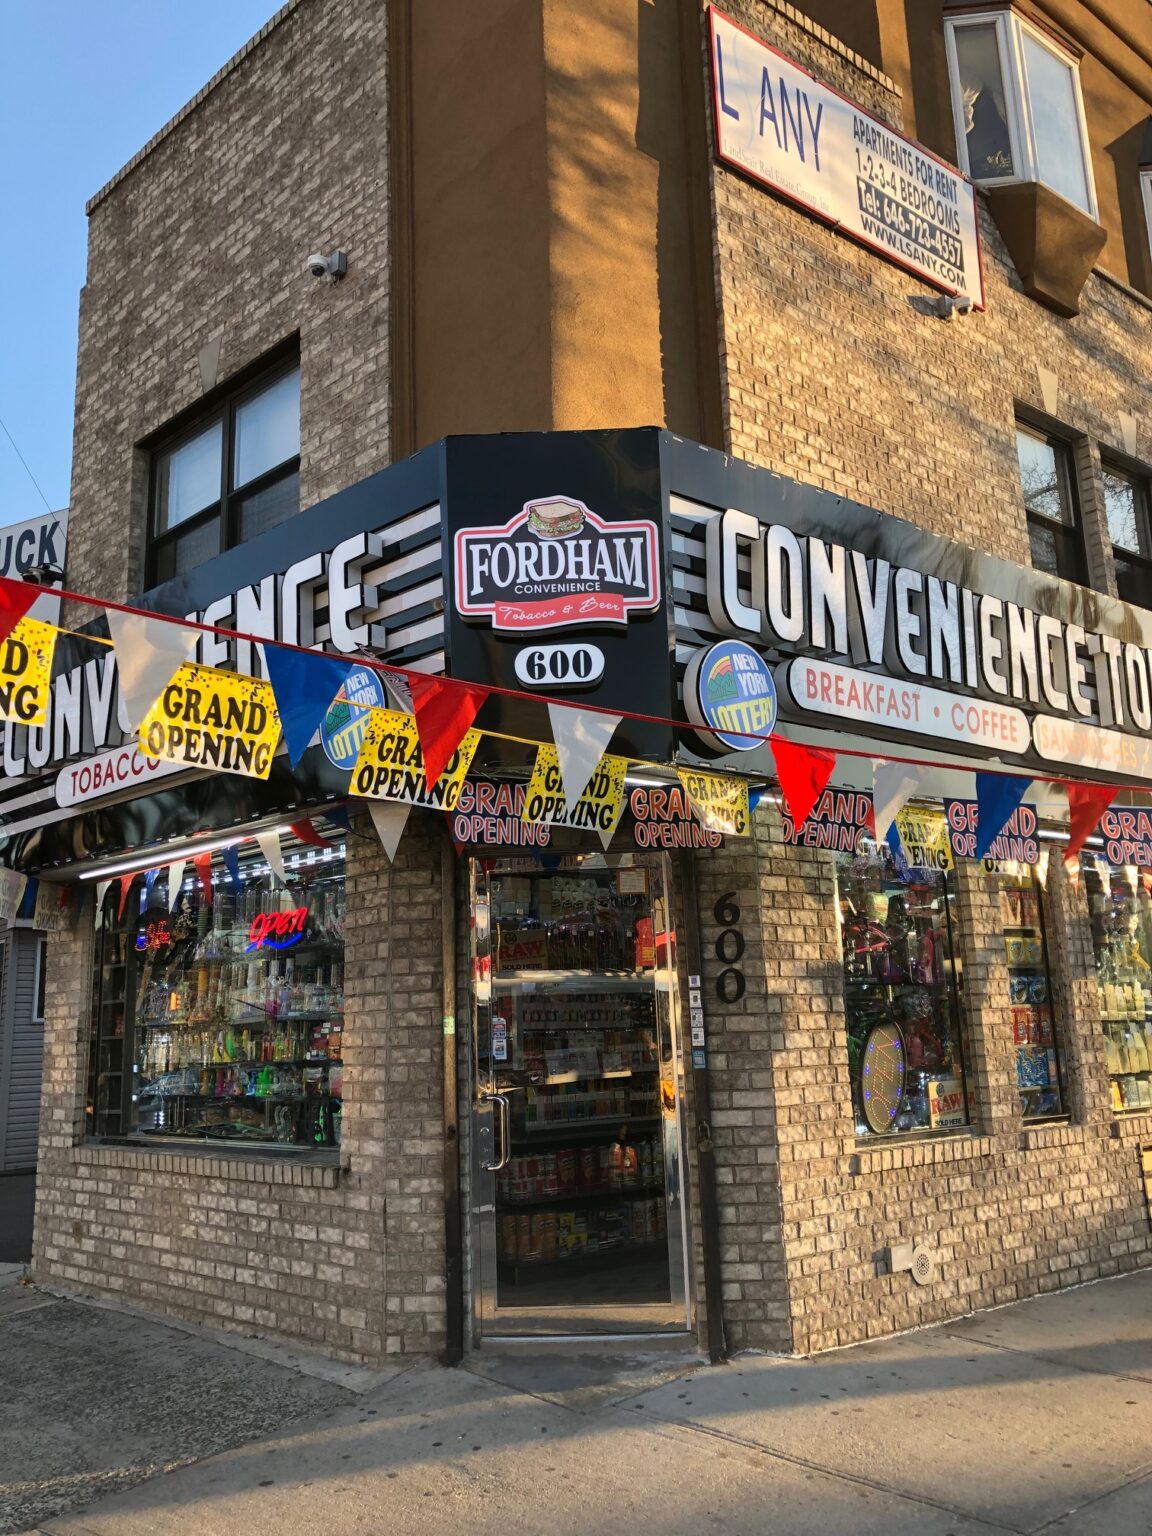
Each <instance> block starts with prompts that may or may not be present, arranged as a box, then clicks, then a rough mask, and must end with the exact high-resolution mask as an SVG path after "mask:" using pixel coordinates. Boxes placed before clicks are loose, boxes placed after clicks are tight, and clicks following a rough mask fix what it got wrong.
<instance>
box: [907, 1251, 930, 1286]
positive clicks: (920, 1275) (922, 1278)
mask: <svg viewBox="0 0 1152 1536" xmlns="http://www.w3.org/2000/svg"><path fill="white" fill-rule="evenodd" d="M935 1277H936V1260H935V1259H934V1258H933V1257H932V1255H931V1253H930V1252H929V1250H928V1249H927V1248H919V1247H917V1248H913V1250H912V1278H913V1280H915V1282H916V1284H917V1285H930V1284H931V1282H932V1281H933V1280H934V1279H935Z"/></svg>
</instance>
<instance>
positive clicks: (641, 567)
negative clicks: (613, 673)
mask: <svg viewBox="0 0 1152 1536" xmlns="http://www.w3.org/2000/svg"><path fill="white" fill-rule="evenodd" d="M453 555H454V561H453V563H454V570H455V598H456V611H457V612H458V613H459V614H460V616H461V617H462V618H464V619H471V620H483V621H486V622H488V623H490V624H491V625H492V627H493V629H498V630H506V631H513V632H516V633H523V634H533V633H536V632H538V631H540V630H546V629H582V628H585V627H587V626H589V625H591V626H596V625H601V624H609V625H625V624H627V622H628V615H629V614H630V613H634V612H640V613H643V612H651V611H652V610H653V609H656V608H659V606H660V565H659V536H658V533H657V529H656V524H655V523H653V522H649V521H647V520H644V521H635V522H615V523H613V522H605V521H604V519H602V518H600V517H597V515H596V513H595V512H593V511H592V509H591V508H590V507H587V506H585V504H584V503H583V502H582V501H577V500H576V499H574V498H573V497H569V496H549V497H546V498H543V499H541V500H537V501H529V502H526V503H525V504H524V506H523V507H522V508H521V510H520V511H519V512H518V513H517V514H516V516H515V517H512V518H510V519H509V520H508V522H506V523H502V524H499V525H497V526H491V527H480V528H462V529H460V530H458V532H457V533H456V535H455V538H454V540H453ZM601 670H603V669H602V667H601Z"/></svg>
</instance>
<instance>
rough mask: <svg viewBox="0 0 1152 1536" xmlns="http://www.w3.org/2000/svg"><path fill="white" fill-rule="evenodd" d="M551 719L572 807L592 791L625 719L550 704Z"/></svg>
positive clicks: (562, 774) (564, 781) (567, 796)
mask: <svg viewBox="0 0 1152 1536" xmlns="http://www.w3.org/2000/svg"><path fill="white" fill-rule="evenodd" d="M548 719H549V721H550V722H551V725H552V740H553V741H554V742H555V743H556V756H557V757H558V758H559V759H560V781H561V783H562V784H563V785H564V798H565V800H567V802H568V804H569V805H575V804H576V802H577V800H579V798H580V796H581V795H582V794H583V793H584V791H585V790H586V789H587V788H588V780H589V779H590V778H591V777H592V775H593V774H594V773H595V772H596V764H597V763H598V762H599V761H600V759H601V758H602V757H603V756H604V753H605V752H606V751H607V749H608V743H609V742H610V741H611V740H612V733H613V731H614V730H615V729H616V727H617V726H618V725H619V724H620V720H621V717H620V716H619V715H600V714H596V713H594V712H593V711H592V710H589V709H569V708H567V706H565V705H563V704H549V706H548ZM604 846H605V847H607V846H608V845H607V844H605V845H604Z"/></svg>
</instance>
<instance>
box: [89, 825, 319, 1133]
mask: <svg viewBox="0 0 1152 1536" xmlns="http://www.w3.org/2000/svg"><path fill="white" fill-rule="evenodd" d="M284 845H285V864H286V870H287V876H288V885H287V887H285V886H284V885H282V884H281V883H280V881H279V880H278V879H276V877H275V876H274V875H273V874H272V872H271V871H270V869H269V867H268V865H267V864H266V863H264V861H263V859H262V857H261V856H260V854H259V853H258V851H257V850H256V849H255V848H252V849H251V850H249V848H248V847H247V846H242V847H241V848H240V849H239V850H238V852H239V860H240V869H239V875H240V878H239V881H238V883H237V882H234V881H233V880H232V879H231V878H230V877H229V874H228V872H227V870H226V868H225V866H224V864H223V862H222V860H221V858H220V855H219V854H218V853H217V854H214V855H213V859H212V873H211V898H210V899H209V898H208V897H207V896H206V894H205V892H204V891H203V890H202V889H201V887H200V883H199V879H198V877H197V876H196V874H195V872H194V870H193V867H192V865H191V864H190V863H189V864H188V865H187V866H186V868H185V876H186V878H184V879H183V880H182V883H181V888H180V892H179V896H178V897H176V898H173V899H171V900H170V897H169V892H168V889H167V884H166V880H165V877H164V876H163V875H161V876H160V878H159V879H158V880H155V881H153V882H151V883H150V884H149V883H148V882H146V881H145V878H144V876H143V875H140V876H139V877H137V879H136V880H135V881H134V882H133V885H132V887H131V889H130V890H129V892H128V895H127V898H126V900H125V903H124V908H123V915H122V916H120V917H118V916H117V910H118V908H119V903H120V888H119V882H118V881H116V880H113V881H112V884H111V886H110V888H109V890H108V892H107V893H106V896H105V903H104V913H103V916H104V923H103V925H102V926H101V928H100V931H99V932H98V934H97V971H96V978H95V980H96V987H95V993H94V1016H93V1052H92V1072H91V1096H90V1128H91V1129H92V1131H93V1132H94V1133H95V1134H96V1135H101V1136H121V1135H128V1136H132V1137H139V1138H147V1139H148V1140H161V1139H167V1138H176V1139H178V1140H181V1141H213V1142H215V1141H228V1142H244V1143H250V1144H256V1145H270V1146H274V1147H281V1148H289V1147H294V1148H312V1149H317V1148H323V1147H331V1146H335V1145H337V1144H338V1143H339V1141H340V1118H341V1108H342V1101H343V1053H342V1038H343V1027H344V914H345V907H344V854H343V849H342V848H337V847H334V848H332V849H330V850H329V849H316V848H310V847H309V848H305V847H304V846H303V845H299V844H292V843H290V842H289V840H287V839H285V840H284Z"/></svg>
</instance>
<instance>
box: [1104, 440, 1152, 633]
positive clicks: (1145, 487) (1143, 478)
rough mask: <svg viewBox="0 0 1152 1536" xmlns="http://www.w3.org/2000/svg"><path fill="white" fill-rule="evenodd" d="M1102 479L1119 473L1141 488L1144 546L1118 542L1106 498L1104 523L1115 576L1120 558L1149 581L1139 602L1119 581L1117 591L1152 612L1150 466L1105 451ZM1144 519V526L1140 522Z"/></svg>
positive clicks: (1151, 477)
mask: <svg viewBox="0 0 1152 1536" xmlns="http://www.w3.org/2000/svg"><path fill="white" fill-rule="evenodd" d="M1100 473H1101V479H1103V476H1104V475H1115V476H1116V477H1117V478H1118V479H1121V480H1129V481H1131V482H1132V483H1133V484H1134V485H1135V487H1136V491H1137V495H1138V497H1139V499H1140V502H1141V506H1140V507H1139V509H1138V511H1137V518H1138V524H1137V530H1136V533H1137V538H1138V539H1139V538H1141V536H1142V537H1143V543H1144V547H1143V548H1141V549H1125V548H1124V546H1123V545H1122V544H1117V543H1115V541H1114V540H1113V538H1112V531H1111V529H1110V528H1109V527H1108V504H1107V498H1105V500H1104V507H1103V523H1104V529H1105V533H1106V537H1107V540H1108V559H1109V560H1110V561H1111V564H1112V579H1113V581H1115V580H1116V561H1117V558H1118V557H1119V559H1121V560H1122V561H1123V563H1124V564H1125V565H1135V566H1137V567H1139V569H1140V570H1141V571H1142V572H1143V573H1144V574H1145V576H1146V577H1147V581H1148V599H1147V601H1146V602H1143V603H1135V602H1133V600H1132V598H1130V597H1124V596H1122V595H1120V589H1119V584H1118V583H1117V588H1116V590H1117V594H1118V595H1120V601H1121V602H1124V603H1130V604H1131V605H1132V606H1133V607H1137V608H1143V609H1146V610H1148V611H1150V612H1152V476H1150V475H1149V472H1148V470H1147V468H1145V467H1144V466H1142V465H1139V464H1136V463H1134V462H1132V461H1131V460H1125V459H1123V458H1121V457H1120V456H1119V455H1117V454H1114V453H1104V454H1101V456H1100ZM1140 519H1142V521H1143V527H1142V528H1141V527H1140V525H1139V520H1140Z"/></svg>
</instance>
